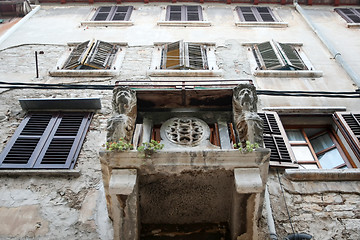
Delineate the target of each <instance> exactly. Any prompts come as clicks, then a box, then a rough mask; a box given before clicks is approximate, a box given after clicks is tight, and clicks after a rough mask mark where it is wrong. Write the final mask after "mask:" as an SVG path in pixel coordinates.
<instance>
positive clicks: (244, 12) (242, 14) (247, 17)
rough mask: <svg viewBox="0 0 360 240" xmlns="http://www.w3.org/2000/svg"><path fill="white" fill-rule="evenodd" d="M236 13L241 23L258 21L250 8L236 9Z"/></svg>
mask: <svg viewBox="0 0 360 240" xmlns="http://www.w3.org/2000/svg"><path fill="white" fill-rule="evenodd" d="M236 11H237V12H238V14H239V18H240V20H241V21H242V22H257V21H258V19H257V18H256V16H255V13H254V12H253V8H252V7H236Z"/></svg>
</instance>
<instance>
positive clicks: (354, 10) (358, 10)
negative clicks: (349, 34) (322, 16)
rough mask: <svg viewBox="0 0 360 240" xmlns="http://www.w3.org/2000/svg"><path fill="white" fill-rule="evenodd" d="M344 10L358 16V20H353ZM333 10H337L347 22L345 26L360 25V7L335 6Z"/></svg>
mask: <svg viewBox="0 0 360 240" xmlns="http://www.w3.org/2000/svg"><path fill="white" fill-rule="evenodd" d="M344 10H348V11H351V12H352V15H355V16H357V17H358V18H359V22H355V21H354V20H353V19H351V18H350V17H349V14H347V13H345V12H344ZM334 11H335V12H337V13H338V14H339V15H340V16H341V17H342V18H343V19H344V20H345V21H346V22H347V27H349V28H351V27H360V8H335V9H334Z"/></svg>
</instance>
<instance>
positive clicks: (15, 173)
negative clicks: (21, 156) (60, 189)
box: [0, 169, 81, 177]
mask: <svg viewBox="0 0 360 240" xmlns="http://www.w3.org/2000/svg"><path fill="white" fill-rule="evenodd" d="M80 175H81V173H80V170H69V169H61V170H53V169H49V170H47V169H27V170H17V169H1V170H0V176H6V177H19V176H41V177H80Z"/></svg>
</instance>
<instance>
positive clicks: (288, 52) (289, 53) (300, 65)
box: [279, 43, 307, 70]
mask: <svg viewBox="0 0 360 240" xmlns="http://www.w3.org/2000/svg"><path fill="white" fill-rule="evenodd" d="M279 45H280V47H281V49H282V50H283V53H284V54H285V56H283V57H284V58H285V62H286V63H287V65H288V66H291V67H293V68H295V69H297V70H307V67H306V65H305V64H304V62H303V61H302V60H301V58H300V56H299V54H298V52H297V51H296V50H295V48H294V47H293V46H291V45H289V44H283V43H279Z"/></svg>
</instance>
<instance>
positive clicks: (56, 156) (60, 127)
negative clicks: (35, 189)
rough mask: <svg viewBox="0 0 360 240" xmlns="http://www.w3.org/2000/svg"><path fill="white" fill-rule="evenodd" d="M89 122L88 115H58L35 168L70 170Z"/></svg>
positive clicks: (89, 117) (89, 116)
mask: <svg viewBox="0 0 360 240" xmlns="http://www.w3.org/2000/svg"><path fill="white" fill-rule="evenodd" d="M90 120H91V114H90V113H62V114H60V115H59V117H58V118H57V120H56V123H55V125H54V128H53V131H52V132H51V134H50V136H49V139H48V141H47V142H46V144H45V146H44V150H43V151H42V153H41V154H40V156H39V160H38V161H37V162H36V164H35V168H72V167H73V166H74V164H75V161H76V159H77V157H78V154H79V152H80V148H81V145H82V143H83V140H84V137H85V134H86V130H87V129H88V127H89V124H90Z"/></svg>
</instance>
